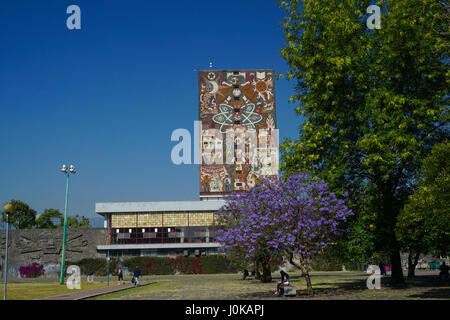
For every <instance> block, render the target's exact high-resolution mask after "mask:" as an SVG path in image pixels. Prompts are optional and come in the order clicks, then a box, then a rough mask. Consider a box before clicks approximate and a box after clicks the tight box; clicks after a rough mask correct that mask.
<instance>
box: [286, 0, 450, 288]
mask: <svg viewBox="0 0 450 320" xmlns="http://www.w3.org/2000/svg"><path fill="white" fill-rule="evenodd" d="M371 4H372V1H366V0H364V1H363V0H348V1H335V0H305V1H301V2H300V1H298V0H292V1H283V2H281V5H282V6H283V7H284V9H285V13H286V17H285V20H284V24H283V32H284V37H285V39H286V45H285V46H284V47H283V48H282V50H281V55H282V57H283V58H284V59H285V60H286V61H287V63H288V65H289V67H290V69H289V70H288V72H287V73H286V78H287V79H294V80H295V81H296V83H297V94H296V95H294V96H293V97H291V101H292V102H297V103H298V106H297V107H296V111H297V113H298V114H299V115H302V116H303V117H304V119H305V121H304V123H303V124H302V126H301V129H300V138H299V140H298V141H286V142H285V143H284V144H283V145H282V148H281V151H282V157H283V169H284V170H285V171H286V172H288V173H290V172H298V171H310V172H312V173H313V174H314V175H318V176H320V177H322V178H323V179H324V180H325V181H327V182H329V183H330V185H331V186H332V187H333V190H335V191H336V192H337V193H339V190H349V193H350V197H351V198H352V204H351V205H350V207H351V209H352V210H353V211H354V212H355V213H356V215H355V217H354V220H353V221H350V226H351V229H352V232H350V234H349V235H348V239H349V240H352V241H355V240H358V237H359V238H361V240H363V241H365V242H364V251H367V253H368V254H369V255H370V250H371V249H372V248H371V243H370V242H372V243H373V249H374V250H376V251H378V252H388V253H389V256H390V260H391V268H392V277H391V280H392V282H393V283H394V284H395V283H403V282H404V279H403V273H402V270H401V261H400V244H399V243H398V240H397V238H396V236H395V231H394V229H395V225H396V221H397V215H398V213H399V211H400V209H401V208H402V207H403V204H404V202H405V201H406V199H407V197H408V196H409V195H410V194H411V193H412V192H413V190H414V188H415V186H416V185H417V183H418V181H419V179H418V174H419V172H418V171H419V170H418V168H420V166H421V163H422V161H423V159H424V157H425V155H426V154H427V153H428V152H429V150H430V149H431V147H432V146H433V145H434V144H435V143H437V142H439V141H441V140H442V138H443V136H445V135H446V134H448V133H446V132H445V131H444V128H445V125H446V124H447V123H448V113H447V109H446V108H445V106H446V102H447V98H446V94H447V90H448V85H449V83H450V81H449V77H448V76H449V75H450V73H449V69H448V63H447V60H445V59H444V57H445V55H446V53H447V49H448V39H447V38H446V35H445V34H446V33H447V34H448V24H446V23H445V21H444V16H445V8H444V7H442V6H441V5H440V4H439V2H437V1H435V0H424V1H415V0H387V1H378V3H377V4H378V5H380V6H381V8H382V14H383V15H382V20H381V29H375V30H369V29H368V28H367V26H366V23H365V19H366V18H367V16H368V15H367V14H366V9H367V7H368V6H369V5H371ZM354 226H359V228H355V227H354ZM354 247H355V246H352V247H351V248H354Z"/></svg>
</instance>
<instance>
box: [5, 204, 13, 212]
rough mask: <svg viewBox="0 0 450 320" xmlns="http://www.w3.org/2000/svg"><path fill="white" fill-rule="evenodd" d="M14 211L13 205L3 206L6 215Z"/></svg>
mask: <svg viewBox="0 0 450 320" xmlns="http://www.w3.org/2000/svg"><path fill="white" fill-rule="evenodd" d="M12 209H13V206H12V204H11V203H7V204H5V205H4V206H3V211H4V212H5V213H6V214H10V213H11V212H12Z"/></svg>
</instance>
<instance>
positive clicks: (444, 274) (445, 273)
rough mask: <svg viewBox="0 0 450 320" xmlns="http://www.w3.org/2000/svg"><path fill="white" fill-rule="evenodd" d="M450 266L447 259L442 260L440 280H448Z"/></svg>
mask: <svg viewBox="0 0 450 320" xmlns="http://www.w3.org/2000/svg"><path fill="white" fill-rule="evenodd" d="M449 269H450V268H449V266H447V265H446V264H445V261H442V264H441V266H440V267H439V270H440V271H441V272H439V281H447V280H448V271H449Z"/></svg>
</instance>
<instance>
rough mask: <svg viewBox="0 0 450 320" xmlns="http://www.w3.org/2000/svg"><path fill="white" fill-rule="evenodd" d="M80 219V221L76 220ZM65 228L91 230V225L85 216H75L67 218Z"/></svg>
mask: <svg viewBox="0 0 450 320" xmlns="http://www.w3.org/2000/svg"><path fill="white" fill-rule="evenodd" d="M78 219H80V220H78ZM67 227H69V228H91V224H90V223H89V219H88V218H86V217H85V216H81V217H80V216H78V214H76V215H75V217H67Z"/></svg>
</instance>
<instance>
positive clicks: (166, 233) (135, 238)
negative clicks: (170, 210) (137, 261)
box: [111, 227, 215, 244]
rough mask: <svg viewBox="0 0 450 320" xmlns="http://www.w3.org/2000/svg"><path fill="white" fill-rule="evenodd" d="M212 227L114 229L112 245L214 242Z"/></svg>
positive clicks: (112, 231)
mask: <svg viewBox="0 0 450 320" xmlns="http://www.w3.org/2000/svg"><path fill="white" fill-rule="evenodd" d="M214 240H215V232H214V229H213V228H212V227H172V228H113V229H111V244H136V243H203V242H214Z"/></svg>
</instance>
